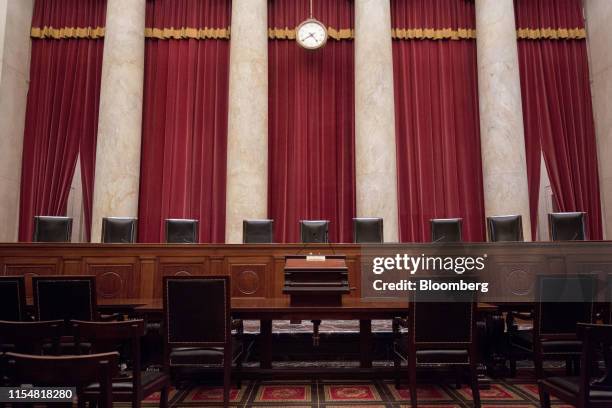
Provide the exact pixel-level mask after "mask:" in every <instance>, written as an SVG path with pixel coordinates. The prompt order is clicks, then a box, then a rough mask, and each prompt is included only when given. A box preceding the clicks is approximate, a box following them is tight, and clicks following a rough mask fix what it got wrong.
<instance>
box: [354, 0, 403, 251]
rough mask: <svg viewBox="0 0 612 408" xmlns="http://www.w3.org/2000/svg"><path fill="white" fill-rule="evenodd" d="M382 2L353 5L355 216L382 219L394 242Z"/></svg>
mask: <svg viewBox="0 0 612 408" xmlns="http://www.w3.org/2000/svg"><path fill="white" fill-rule="evenodd" d="M391 41H392V40H391V9H390V2H389V1H388V0H385V1H380V0H355V168H356V178H357V180H356V182H357V186H356V187H357V216H358V217H382V218H383V219H384V233H385V241H387V242H397V240H398V203H397V166H396V145H395V102H394V96H393V53H392V50H391Z"/></svg>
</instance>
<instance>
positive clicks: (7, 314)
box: [0, 276, 26, 322]
mask: <svg viewBox="0 0 612 408" xmlns="http://www.w3.org/2000/svg"><path fill="white" fill-rule="evenodd" d="M25 317H26V294H25V279H24V277H23V276H1V277H0V320H5V321H14V322H18V321H21V320H24V319H25Z"/></svg>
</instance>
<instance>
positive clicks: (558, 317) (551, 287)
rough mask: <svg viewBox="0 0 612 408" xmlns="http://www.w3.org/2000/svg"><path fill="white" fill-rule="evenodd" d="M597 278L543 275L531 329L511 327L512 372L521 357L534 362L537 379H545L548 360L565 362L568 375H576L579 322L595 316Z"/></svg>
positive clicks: (539, 277) (583, 275) (578, 358)
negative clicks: (577, 326) (577, 328)
mask: <svg viewBox="0 0 612 408" xmlns="http://www.w3.org/2000/svg"><path fill="white" fill-rule="evenodd" d="M596 288H597V278H596V276H595V275H590V274H581V275H540V276H538V277H537V281H536V304H535V308H534V309H535V312H534V319H533V329H532V330H514V329H513V328H509V329H510V330H509V332H508V335H509V353H510V356H509V357H510V367H511V372H514V371H515V370H516V360H517V359H519V358H530V359H533V361H534V365H535V371H536V376H537V378H538V379H540V378H543V376H544V369H543V364H544V361H546V360H561V361H563V360H565V361H566V364H567V365H566V367H567V374H568V375H571V374H572V373H575V372H577V365H578V362H579V360H580V355H581V350H582V342H581V341H580V340H579V339H577V338H576V330H575V327H576V324H577V323H592V322H593V320H594V316H595V295H596Z"/></svg>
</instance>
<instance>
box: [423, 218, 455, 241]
mask: <svg viewBox="0 0 612 408" xmlns="http://www.w3.org/2000/svg"><path fill="white" fill-rule="evenodd" d="M429 222H430V225H431V242H461V241H462V239H461V230H462V225H463V218H434V219H432V220H430V221H429Z"/></svg>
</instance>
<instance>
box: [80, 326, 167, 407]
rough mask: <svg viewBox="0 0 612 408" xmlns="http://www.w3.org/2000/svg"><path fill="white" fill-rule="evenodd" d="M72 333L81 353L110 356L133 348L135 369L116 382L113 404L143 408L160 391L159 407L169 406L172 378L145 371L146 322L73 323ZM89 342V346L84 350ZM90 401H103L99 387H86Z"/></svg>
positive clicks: (161, 373) (164, 374) (163, 374)
mask: <svg viewBox="0 0 612 408" xmlns="http://www.w3.org/2000/svg"><path fill="white" fill-rule="evenodd" d="M70 328H71V332H72V334H73V335H74V341H75V344H76V348H77V350H78V351H79V353H81V352H83V349H89V350H90V351H91V353H108V352H113V351H119V349H121V350H123V351H125V350H126V348H127V349H129V352H130V354H129V355H130V356H131V370H130V373H129V374H130V375H129V377H123V378H121V377H120V378H117V379H113V382H112V392H113V401H116V402H131V403H132V407H133V408H137V407H140V406H141V401H142V400H143V399H145V398H147V397H148V396H149V395H151V394H153V393H154V392H158V391H159V392H160V393H161V396H160V399H159V406H160V407H161V408H164V407H167V406H168V391H169V388H170V376H169V375H168V374H167V373H164V372H160V371H144V370H143V367H142V364H141V355H140V354H141V353H140V341H141V339H142V337H143V336H144V335H145V324H144V321H143V320H128V321H122V322H84V321H79V320H72V321H71V322H70ZM83 343H86V344H87V345H88V347H81V345H82V344H83ZM82 396H83V398H84V399H85V400H88V401H90V402H92V401H97V400H98V399H99V398H100V386H99V384H93V385H90V386H88V387H86V388H85V389H84V390H83V394H82Z"/></svg>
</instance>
